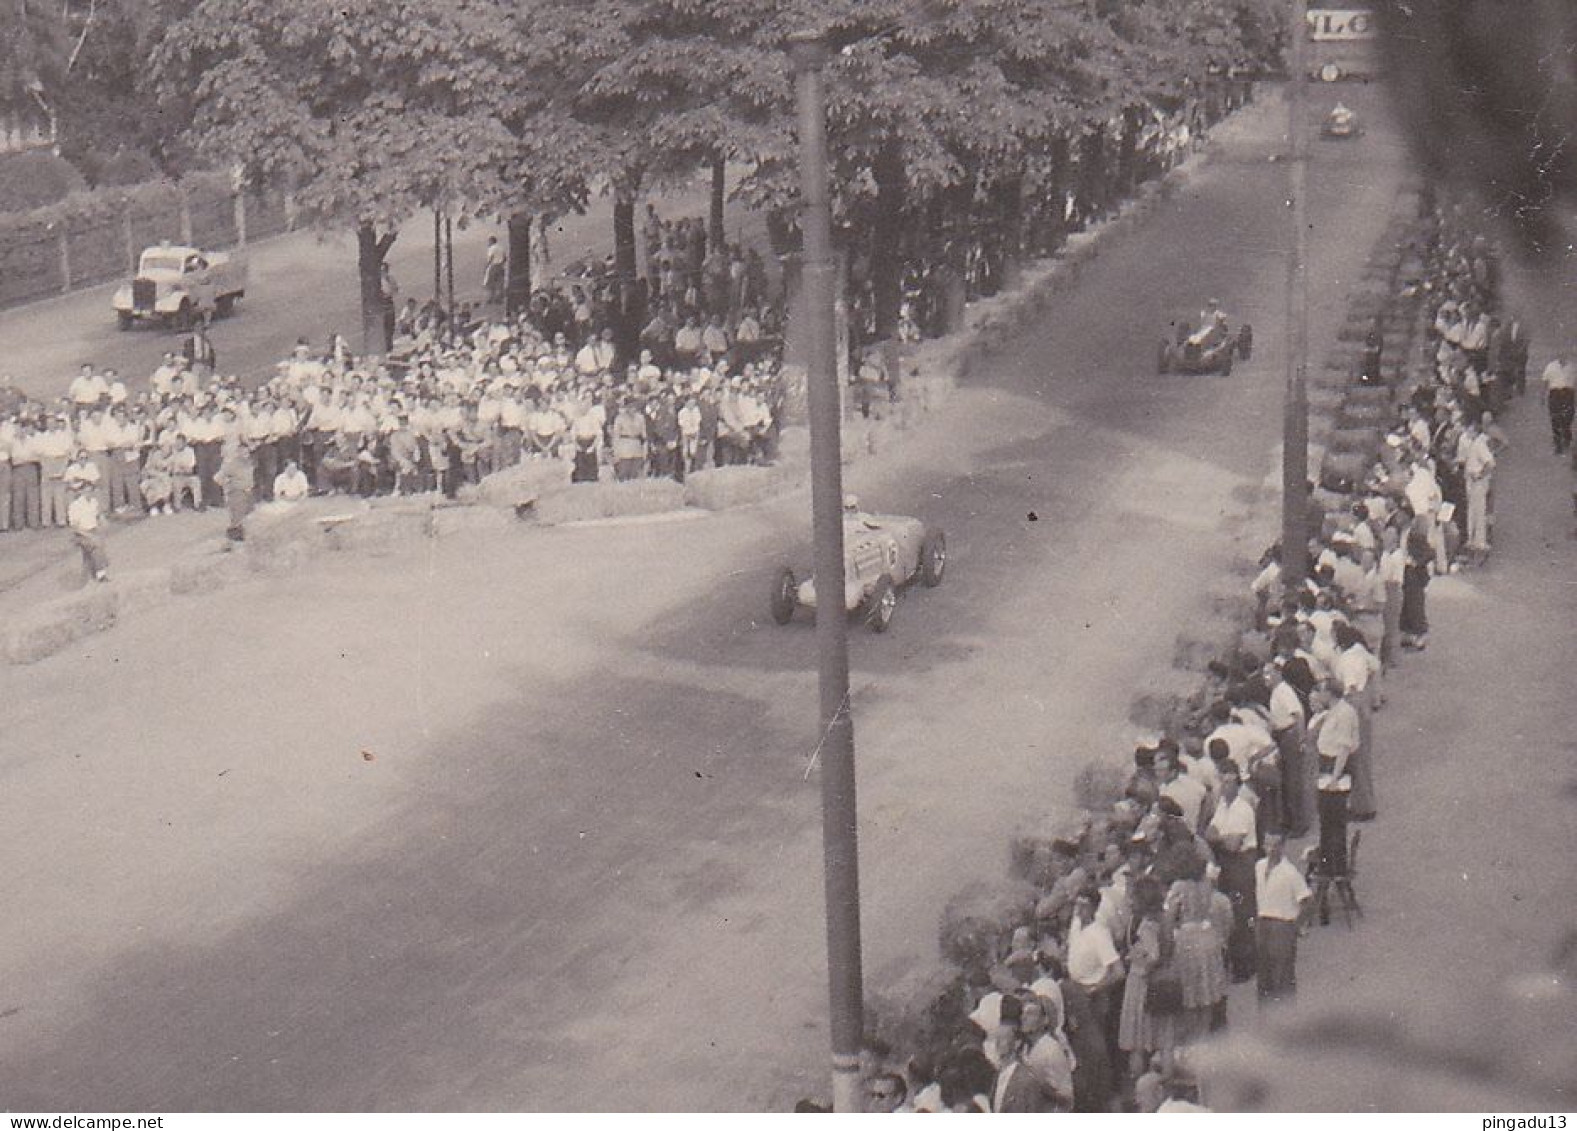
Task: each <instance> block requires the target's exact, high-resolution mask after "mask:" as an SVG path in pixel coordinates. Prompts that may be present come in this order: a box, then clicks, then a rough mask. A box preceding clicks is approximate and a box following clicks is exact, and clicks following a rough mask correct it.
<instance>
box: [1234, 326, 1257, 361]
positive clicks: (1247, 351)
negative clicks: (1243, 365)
mask: <svg viewBox="0 0 1577 1131" xmlns="http://www.w3.org/2000/svg"><path fill="white" fill-rule="evenodd" d="M1237 345H1238V356H1239V357H1241V358H1242V359H1243V360H1244V361H1247V360H1248V359H1249V358H1250V357H1252V356H1253V354H1254V327H1252V326H1250V325H1249V324H1248V323H1247V322H1245V323H1243V327H1242V329H1240V330H1239V331H1238V344H1237Z"/></svg>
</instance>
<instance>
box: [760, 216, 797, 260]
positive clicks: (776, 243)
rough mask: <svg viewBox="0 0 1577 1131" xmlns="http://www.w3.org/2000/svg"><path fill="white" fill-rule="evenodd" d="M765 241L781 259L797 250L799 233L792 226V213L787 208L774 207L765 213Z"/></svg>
mask: <svg viewBox="0 0 1577 1131" xmlns="http://www.w3.org/2000/svg"><path fill="white" fill-rule="evenodd" d="M767 243H768V244H769V245H770V246H771V248H772V254H773V255H775V256H777V257H778V258H779V259H782V258H783V257H784V256H785V255H793V254H795V253H796V252H797V251H799V233H798V232H797V230H796V229H795V227H794V215H793V213H792V212H790V211H789V210H788V209H787V208H774V209H772V211H770V212H768V213H767Z"/></svg>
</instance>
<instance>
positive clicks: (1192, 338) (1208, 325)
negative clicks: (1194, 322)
mask: <svg viewBox="0 0 1577 1131" xmlns="http://www.w3.org/2000/svg"><path fill="white" fill-rule="evenodd" d="M1226 340H1227V312H1226V311H1224V310H1222V309H1221V301H1220V300H1219V299H1211V300H1210V302H1209V303H1208V304H1207V305H1206V307H1205V309H1204V310H1202V311H1200V312H1199V329H1197V330H1195V331H1194V332H1193V333H1192V334H1191V335H1189V338H1188V344H1189V345H1191V346H1198V347H1199V348H1200V349H1201V350H1212V349H1215V348H1216V347H1217V346H1219V345H1221V344H1222V343H1223V342H1225V341H1226Z"/></svg>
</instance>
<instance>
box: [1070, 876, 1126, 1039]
mask: <svg viewBox="0 0 1577 1131" xmlns="http://www.w3.org/2000/svg"><path fill="white" fill-rule="evenodd" d="M1068 977H1069V978H1070V979H1071V980H1072V981H1074V982H1076V983H1077V984H1078V985H1079V986H1080V987H1081V988H1082V989H1083V990H1084V992H1085V993H1087V994H1088V995H1089V997H1090V1013H1091V1014H1092V1015H1093V1016H1094V1018H1095V1022H1096V1024H1097V1026H1098V1027H1099V1029H1100V1031H1101V1039H1102V1040H1106V1039H1107V1035H1108V1034H1107V1030H1108V1028H1109V1026H1110V1025H1111V1022H1112V1004H1113V1001H1114V1000H1115V999H1116V994H1115V990H1116V989H1117V987H1118V986H1119V985H1121V983H1122V980H1123V960H1122V956H1121V955H1120V954H1118V953H1117V946H1116V944H1115V943H1113V942H1112V936H1111V932H1110V931H1108V930H1107V928H1106V924H1105V923H1103V922H1102V921H1101V920H1100V919H1099V918H1097V917H1096V914H1095V905H1094V903H1093V902H1092V901H1091V900H1090V897H1089V896H1087V895H1081V896H1079V897H1078V898H1077V899H1075V900H1074V901H1073V921H1072V922H1071V923H1070V924H1069V925H1068Z"/></svg>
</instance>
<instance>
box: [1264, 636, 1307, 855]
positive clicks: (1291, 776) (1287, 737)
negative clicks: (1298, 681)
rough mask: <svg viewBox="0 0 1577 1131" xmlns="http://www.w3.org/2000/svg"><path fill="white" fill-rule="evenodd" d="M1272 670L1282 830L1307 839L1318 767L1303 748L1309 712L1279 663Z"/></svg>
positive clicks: (1272, 712) (1272, 724) (1273, 732)
mask: <svg viewBox="0 0 1577 1131" xmlns="http://www.w3.org/2000/svg"><path fill="white" fill-rule="evenodd" d="M1270 671H1271V672H1272V673H1273V675H1272V678H1273V680H1274V684H1273V685H1272V687H1271V690H1270V733H1271V739H1272V740H1273V741H1274V742H1275V743H1276V751H1277V756H1278V757H1279V758H1280V760H1281V828H1282V829H1283V830H1285V831H1286V833H1287V835H1289V836H1293V837H1301V836H1305V835H1306V834H1307V833H1308V831H1309V826H1310V825H1311V824H1312V823H1313V821H1314V779H1315V776H1316V775H1315V774H1314V773H1311V772H1310V771H1311V770H1313V769H1314V768H1315V766H1314V764H1313V761H1312V759H1311V758H1310V757H1309V755H1308V752H1307V751H1306V750H1305V749H1304V747H1303V736H1304V731H1305V728H1306V726H1307V724H1308V713H1307V712H1306V711H1305V710H1304V707H1303V700H1302V699H1300V698H1299V697H1298V691H1297V688H1295V687H1293V686H1292V684H1291V683H1290V682H1288V680H1287V678H1286V676H1285V675H1284V674H1282V669H1281V664H1280V663H1277V664H1276V665H1274V666H1273V667H1272V668H1271V669H1270Z"/></svg>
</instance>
